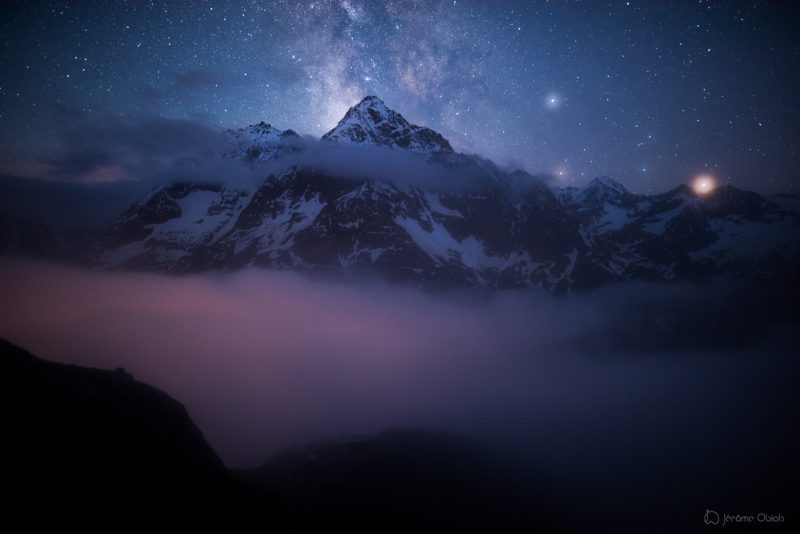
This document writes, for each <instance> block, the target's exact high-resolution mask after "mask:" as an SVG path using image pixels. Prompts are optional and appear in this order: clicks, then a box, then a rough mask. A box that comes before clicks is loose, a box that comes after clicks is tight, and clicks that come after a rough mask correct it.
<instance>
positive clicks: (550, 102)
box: [544, 93, 562, 109]
mask: <svg viewBox="0 0 800 534" xmlns="http://www.w3.org/2000/svg"><path fill="white" fill-rule="evenodd" d="M561 102H562V98H561V96H560V95H558V94H556V93H550V94H548V95H547V96H546V97H545V99H544V105H545V106H546V107H547V108H548V109H558V108H559V107H560V106H561Z"/></svg>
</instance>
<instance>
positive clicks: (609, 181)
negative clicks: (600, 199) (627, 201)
mask: <svg viewBox="0 0 800 534" xmlns="http://www.w3.org/2000/svg"><path fill="white" fill-rule="evenodd" d="M586 188H587V189H601V188H602V189H612V190H614V191H616V192H617V193H622V194H627V193H628V190H627V189H626V188H625V186H624V185H622V184H621V183H619V182H618V181H616V180H614V179H613V178H609V177H608V176H598V177H597V178H593V179H592V180H591V181H590V182H589V183H588V184H587V186H586Z"/></svg>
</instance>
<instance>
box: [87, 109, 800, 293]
mask: <svg viewBox="0 0 800 534" xmlns="http://www.w3.org/2000/svg"><path fill="white" fill-rule="evenodd" d="M227 136H228V139H229V141H230V143H231V144H230V147H231V148H230V150H228V151H227V152H226V153H225V156H227V157H228V158H234V159H236V160H243V161H244V162H245V163H247V164H248V165H251V166H252V167H253V169H255V170H258V169H259V168H261V167H259V166H258V165H259V164H261V163H262V162H265V161H269V162H270V167H269V168H270V169H271V174H269V175H268V176H267V175H266V174H267V173H266V171H265V176H264V179H263V181H262V182H260V183H253V184H249V185H248V184H243V183H241V181H236V182H233V181H229V182H228V181H225V180H224V179H220V180H218V181H216V182H208V181H197V182H192V181H186V180H182V181H178V182H172V183H168V184H165V185H163V186H160V187H158V188H156V189H155V190H153V191H151V192H150V193H148V194H147V195H145V196H144V197H142V198H141V199H140V200H139V201H137V202H136V203H135V204H133V205H132V206H131V207H130V208H129V209H128V210H127V211H126V212H125V213H124V214H123V215H122V216H121V217H119V218H118V219H117V221H116V222H115V223H114V224H112V225H111V226H110V227H109V228H107V229H106V231H105V232H104V233H103V234H102V236H101V237H100V239H99V240H97V247H96V248H95V250H94V252H93V253H92V254H91V262H92V263H93V264H94V265H96V266H100V267H102V268H106V269H136V270H155V271H159V272H165V273H193V272H203V271H207V270H218V271H230V270H236V269H240V268H243V267H248V266H257V267H264V268H276V269H291V270H296V271H300V272H304V273H310V274H314V275H324V276H345V277H349V276H357V277H363V276H375V277H379V278H382V279H386V280H390V281H400V282H407V283H411V284H414V285H417V286H421V287H426V288H432V289H436V288H451V287H481V288H488V289H492V290H494V289H503V288H514V287H533V288H540V289H544V290H547V291H552V292H555V293H566V292H570V291H583V290H588V289H592V288H595V287H599V286H602V285H604V284H608V283H614V282H622V281H629V280H644V281H659V282H662V281H676V280H691V281H696V280H704V279H706V278H708V277H711V276H717V275H733V276H737V277H741V278H745V279H750V280H755V281H763V280H770V281H775V280H788V281H790V282H792V283H793V284H794V283H795V281H796V280H797V279H798V276H797V273H798V265H800V232H799V231H798V230H799V229H800V228H798V226H800V199H798V198H797V197H796V196H791V195H776V196H770V197H762V196H760V195H758V194H756V193H752V192H747V191H742V190H739V189H736V188H734V187H731V186H722V187H719V188H717V189H715V190H713V191H710V192H708V193H706V194H698V193H695V192H694V191H693V190H691V189H690V188H688V187H686V186H681V187H678V188H676V189H673V190H672V191H667V192H664V193H661V194H657V195H637V194H634V193H631V192H630V191H628V190H627V189H626V188H625V187H624V186H623V185H621V184H619V183H618V182H615V181H614V180H613V179H611V178H607V177H601V178H596V179H594V180H592V181H591V182H590V183H589V184H587V185H586V186H585V187H583V188H556V187H551V186H549V185H547V184H546V183H545V182H544V181H543V180H541V179H540V178H538V177H535V176H531V175H529V174H527V173H525V172H523V171H514V172H509V171H506V170H503V169H500V168H498V167H497V166H496V165H494V164H493V163H492V162H491V161H489V160H485V159H482V158H479V157H478V156H473V155H466V154H459V153H456V152H454V151H453V150H452V148H451V146H450V144H449V142H447V140H446V139H444V138H443V137H442V136H441V135H440V134H438V133H436V132H434V131H433V130H430V129H428V128H423V127H420V126H415V125H412V124H410V123H409V122H408V121H407V120H406V119H404V118H403V117H402V115H400V114H399V113H397V112H396V111H393V110H391V109H389V108H388V107H387V106H386V105H385V104H384V103H383V102H382V101H381V100H380V99H378V98H377V97H374V96H370V97H367V98H365V99H364V100H362V101H361V102H360V103H359V104H357V105H355V106H353V107H352V108H350V109H349V110H348V111H347V113H346V114H345V116H344V118H343V119H342V120H341V121H340V122H339V124H338V125H337V126H336V128H334V129H333V130H331V131H330V132H328V133H326V134H325V135H324V136H323V137H322V139H321V141H320V142H321V143H323V144H327V143H330V145H329V148H328V150H327V152H332V153H334V154H336V151H337V150H338V149H339V148H342V147H341V145H344V144H348V145H353V144H355V145H358V146H364V147H365V148H364V150H363V151H355V152H353V151H350V150H349V151H344V148H342V150H343V152H342V155H339V156H338V158H339V159H340V160H341V159H348V165H349V167H345V170H339V171H337V170H334V169H335V168H338V167H335V166H333V167H331V166H330V165H325V164H324V162H322V163H320V159H319V154H318V153H319V150H316V151H311V150H310V148H309V144H308V143H309V142H305V140H303V139H302V138H300V137H299V136H297V134H295V133H294V132H292V131H291V130H285V131H281V130H278V129H276V128H274V127H272V126H271V125H269V124H266V123H263V122H261V123H259V124H256V125H252V126H249V127H247V128H242V129H239V130H231V131H229V132H228V133H227ZM370 147H378V148H373V149H371V148H370ZM331 149H332V150H331ZM387 149H388V150H389V152H387V151H386V150H387ZM381 150H382V151H383V152H381ZM290 153H291V154H293V155H292V157H291V158H286V157H285V156H286V155H287V154H290ZM386 154H392V158H388V159H387V156H386ZM395 155H396V156H397V158H400V159H396V158H395ZM312 156H313V157H312ZM401 156H402V157H401ZM361 157H363V158H365V160H364V161H363V162H361V161H359V159H358V158H361ZM370 158H371V160H369V159H370ZM380 158H383V159H380ZM376 159H379V164H378V165H376V164H375V161H374V160H376ZM368 160H369V161H368ZM382 161H387V163H386V165H387V167H386V168H385V169H384V168H382V166H381V164H380V162H382ZM388 161H391V163H388ZM360 168H363V169H368V170H365V171H364V172H361V173H358V172H354V169H360ZM347 169H349V170H347ZM795 285H796V284H795Z"/></svg>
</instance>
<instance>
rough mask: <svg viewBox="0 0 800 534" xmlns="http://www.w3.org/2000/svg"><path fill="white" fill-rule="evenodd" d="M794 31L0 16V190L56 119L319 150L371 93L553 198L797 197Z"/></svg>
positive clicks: (711, 23) (50, 136)
mask: <svg viewBox="0 0 800 534" xmlns="http://www.w3.org/2000/svg"><path fill="white" fill-rule="evenodd" d="M798 14H800V8H798V7H797V6H795V5H794V3H793V2H771V3H763V2H746V3H745V2H731V1H720V2H688V1H686V2H641V1H636V0H631V1H624V0H623V1H615V2H604V3H601V2H586V3H575V2H556V3H548V2H483V1H477V2H470V1H466V0H457V1H453V0H450V1H447V2H385V3H384V2H359V1H357V0H343V1H341V2H328V1H306V2H231V3H222V2H193V3H191V4H190V3H185V2H180V3H179V2H149V3H148V2H138V1H136V2H128V3H122V2H75V3H41V2H27V1H23V2H4V3H3V7H0V28H2V29H1V30H0V35H1V36H2V41H1V45H0V46H1V47H2V51H0V62H2V68H1V69H0V165H2V167H0V171H1V172H0V174H3V175H6V176H9V175H17V176H36V175H37V172H36V169H42V168H48V169H51V168H52V167H53V166H57V165H59V164H60V163H57V162H59V161H63V158H62V159H59V157H58V155H59V154H61V155H62V156H63V153H64V152H65V151H70V150H75V149H76V146H75V143H76V141H75V139H73V138H71V137H70V136H69V135H65V133H64V132H65V129H64V123H65V122H69V121H70V120H74V121H75V123H76V124H80V123H81V121H86V120H94V121H104V120H112V119H110V117H111V118H113V120H114V121H121V122H125V121H136V120H142V119H143V118H153V117H158V118H164V119H170V120H172V119H179V120H189V121H192V122H195V123H199V124H203V125H207V126H210V127H213V128H221V127H224V128H229V127H242V126H246V125H248V124H252V123H255V122H258V121H261V120H263V121H266V122H269V123H272V124H273V125H275V126H276V127H278V128H281V129H286V128H292V129H294V130H296V131H298V132H300V133H302V134H310V135H314V136H320V135H321V134H323V133H325V132H326V131H328V130H329V129H331V128H332V127H334V126H335V125H336V123H337V122H338V120H339V119H340V118H341V117H342V116H343V115H344V113H345V112H346V110H347V108H348V107H349V106H351V105H353V104H355V103H357V102H358V101H359V100H361V98H363V97H364V96H366V95H371V94H374V95H378V96H379V97H381V98H382V99H383V100H384V101H385V102H386V104H387V105H388V106H390V107H391V108H393V109H395V110H397V111H399V112H400V113H402V114H403V115H404V116H405V117H406V118H407V119H408V120H410V121H411V122H413V123H416V124H421V125H425V126H429V127H431V128H433V129H435V130H437V131H439V132H441V133H442V134H443V135H444V136H445V137H447V138H448V139H449V140H450V141H451V143H452V145H453V147H454V148H455V149H456V150H458V151H463V152H467V153H477V154H480V155H482V156H484V157H488V158H491V159H493V160H495V161H496V162H498V163H501V164H504V165H511V166H514V167H522V168H524V169H526V170H528V171H529V172H532V173H537V172H545V173H550V174H552V175H554V176H556V177H557V179H558V181H559V183H561V184H564V185H568V184H574V185H582V184H585V183H586V182H588V180H589V179H591V178H592V177H595V176H598V175H609V176H611V177H613V178H615V179H617V180H619V181H620V182H622V183H623V184H625V185H626V186H627V187H628V188H630V189H631V190H633V191H636V192H640V193H648V192H650V193H658V192H661V191H664V190H666V189H668V188H671V187H674V186H675V185H677V184H679V183H686V182H688V181H690V180H691V179H692V178H693V177H694V176H696V175H697V174H700V173H710V174H712V175H713V176H715V177H716V178H717V179H718V180H719V181H721V182H728V183H730V184H732V185H735V186H738V187H742V188H745V189H752V190H756V191H759V192H767V193H772V192H781V191H784V192H786V191H788V192H797V191H798V189H800V180H798V174H797V170H796V169H797V168H798V163H800V161H799V160H800V158H799V157H798V149H800V128H798V127H797V125H798V124H799V123H800V111H799V110H798V103H797V99H798V95H800V68H798V67H799V66H800V65H799V62H798V57H799V55H800V40H799V39H798V37H797V36H798V32H796V31H793V30H796V29H797V27H798V22H800V17H798ZM67 130H68V129H67ZM77 148H79V147H77ZM54 162H55V163H54ZM103 163H104V164H105V165H106V168H110V167H109V165H111V164H113V163H114V162H108V161H106V162H103ZM97 164H99V163H97ZM114 168H118V167H114ZM84 171H86V169H84ZM40 174H41V173H39V175H40ZM87 175H88V176H91V169H89V172H88V173H87V172H82V174H80V176H82V177H84V178H85V177H86V176H87ZM59 176H60V177H61V179H69V178H70V175H69V173H61V174H59ZM76 176H77V175H76ZM117 176H118V177H119V178H120V179H131V178H133V179H135V178H136V176H135V172H122V171H120V172H118V173H117Z"/></svg>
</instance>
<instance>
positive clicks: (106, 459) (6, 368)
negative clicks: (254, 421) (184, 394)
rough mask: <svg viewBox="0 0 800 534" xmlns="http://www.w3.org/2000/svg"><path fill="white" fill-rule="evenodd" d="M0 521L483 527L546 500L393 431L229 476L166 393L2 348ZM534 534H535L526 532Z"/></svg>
mask: <svg viewBox="0 0 800 534" xmlns="http://www.w3.org/2000/svg"><path fill="white" fill-rule="evenodd" d="M0 367H1V369H0V390H1V391H2V395H3V398H2V405H3V407H4V410H5V413H4V416H5V417H4V422H5V428H4V435H5V438H4V442H5V443H4V445H5V447H4V448H5V450H6V459H7V460H8V463H7V465H6V470H5V472H4V477H3V481H4V484H5V487H6V488H8V489H9V490H10V497H6V498H5V501H4V502H3V508H4V510H3V514H4V520H6V521H8V522H11V523H15V522H17V521H18V522H19V524H22V525H25V526H26V530H30V531H40V532H43V531H48V530H50V529H53V530H54V531H55V530H59V531H61V530H65V529H67V530H72V529H73V528H79V529H80V530H81V531H83V532H87V531H97V532H99V531H102V532H120V531H134V530H135V531H141V530H142V529H146V530H147V531H157V532H162V531H163V532H172V531H174V532H309V533H311V532H354V533H358V532H364V533H367V532H489V531H492V530H495V529H496V528H501V529H512V528H515V527H520V526H525V527H527V528H529V529H533V528H534V527H536V526H541V525H543V524H549V522H550V519H549V518H548V517H547V516H546V515H545V513H544V510H545V509H546V508H545V501H544V499H543V497H542V496H541V495H538V494H537V493H536V492H535V491H533V490H532V488H531V487H529V486H526V485H524V479H522V478H521V477H519V476H518V475H517V474H515V473H514V472H512V470H511V469H508V468H506V467H504V466H503V465H502V464H501V463H500V462H497V461H496V460H495V459H494V458H493V457H492V456H491V455H490V454H489V453H488V452H487V451H484V450H483V449H482V448H481V447H480V446H479V445H478V444H476V443H473V442H472V441H470V440H469V439H467V438H465V437H463V436H458V435H450V434H445V433H441V432H436V431H429V430H396V431H389V432H385V433H382V434H379V435H378V436H375V437H369V438H359V439H346V440H336V441H332V442H327V443H317V444H314V445H312V446H310V447H308V448H305V449H297V450H292V451H289V452H286V453H284V454H282V455H279V456H277V457H275V458H273V459H271V460H269V461H267V462H266V463H265V464H264V465H263V466H262V467H261V468H259V469H254V470H249V471H247V470H239V471H235V472H233V473H230V472H228V471H227V470H226V469H225V468H224V466H223V464H222V462H221V461H220V459H219V458H218V457H217V456H216V454H215V453H214V451H213V450H212V449H211V447H210V446H209V445H208V443H207V442H206V441H205V439H204V438H203V435H202V434H201V432H200V431H199V430H198V428H197V427H196V426H195V425H194V423H193V422H192V421H191V419H190V418H189V416H188V414H187V413H186V410H185V409H184V407H183V406H182V405H181V404H180V403H178V402H177V401H175V400H174V399H172V398H171V397H169V396H168V395H166V394H165V393H163V392H161V391H159V390H157V389H155V388H153V387H151V386H148V385H147V384H143V383H141V382H137V381H136V380H134V379H133V377H132V376H131V375H130V374H128V373H126V372H124V371H123V370H118V371H105V370H99V369H89V368H85V367H79V366H74V365H64V364H59V363H53V362H48V361H44V360H41V359H39V358H36V357H35V356H33V355H31V354H30V353H28V352H26V351H24V350H22V349H20V348H18V347H16V346H14V345H12V344H11V343H9V342H7V341H4V340H0ZM526 531H532V530H526Z"/></svg>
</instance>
